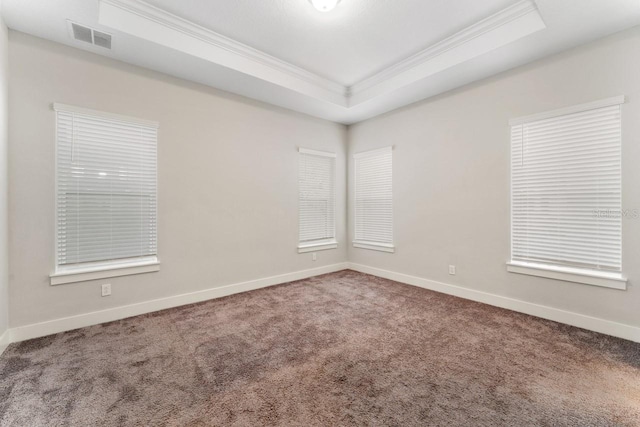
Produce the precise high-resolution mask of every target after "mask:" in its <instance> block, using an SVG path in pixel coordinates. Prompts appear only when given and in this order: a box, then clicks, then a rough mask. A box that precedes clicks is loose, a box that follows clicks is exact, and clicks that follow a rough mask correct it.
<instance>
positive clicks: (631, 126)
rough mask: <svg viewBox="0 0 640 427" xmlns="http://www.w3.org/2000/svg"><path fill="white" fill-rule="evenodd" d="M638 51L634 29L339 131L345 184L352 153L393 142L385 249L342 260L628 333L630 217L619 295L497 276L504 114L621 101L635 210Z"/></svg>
mask: <svg viewBox="0 0 640 427" xmlns="http://www.w3.org/2000/svg"><path fill="white" fill-rule="evenodd" d="M638 51H640V29H638V28H634V29H631V30H628V31H625V32H622V33H618V34H615V35H613V36H610V37H607V38H605V39H601V40H599V41H596V42H593V43H591V44H588V45H585V46H582V47H579V48H576V49H573V50H570V51H567V52H564V53H562V54H559V55H556V56H553V57H549V58H546V59H543V60H540V61H537V62H535V63H532V64H529V65H527V66H524V67H521V68H518V69H515V70H512V71H509V72H506V73H503V74H500V75H497V76H494V77H492V78H490V79H487V80H484V81H482V82H479V83H477V84H473V85H470V86H467V87H463V88H460V89H458V90H455V91H453V92H450V93H447V94H444V95H441V96H438V97H436V98H434V99H430V100H426V101H424V102H420V103H418V104H414V105H412V106H409V107H406V108H403V109H400V110H396V111H394V112H391V113H389V114H386V115H384V116H380V117H377V118H374V119H371V120H368V121H365V122H361V123H359V124H356V125H354V126H351V127H350V128H349V165H350V173H349V182H350V184H352V183H353V169H352V168H351V165H353V158H352V156H353V154H354V153H358V152H361V151H366V150H370V149H375V148H380V147H384V146H389V145H393V146H394V153H393V156H394V159H393V168H394V172H393V177H394V183H393V185H394V186H393V191H394V227H395V228H394V233H395V244H396V248H397V249H396V253H394V254H389V253H383V252H375V251H371V250H366V249H358V248H353V247H351V246H350V247H349V261H350V262H353V263H357V264H362V265H367V266H373V267H377V268H380V269H384V270H389V271H393V272H397V273H403V274H407V275H412V276H417V277H421V278H425V279H430V280H434V281H439V282H443V283H447V284H453V285H458V286H461V287H466V288H470V289H474V290H478V291H483V292H487V293H491V294H496V295H500V296H504V297H510V298H515V299H519V300H523V301H527V302H530V303H535V304H541V305H545V306H549V307H554V308H558V309H562V310H567V311H572V312H576V313H581V314H585V315H588V316H593V317H598V318H602V319H607V320H612V321H615V322H619V323H624V324H627V325H632V326H640V316H639V315H638V307H640V289H639V288H638V284H639V283H640V263H639V262H638V259H640V258H639V257H640V219H637V218H636V219H634V218H626V219H624V221H623V272H624V274H625V275H626V276H627V277H628V279H629V283H628V289H627V290H626V291H620V290H614V289H608V288H602V287H596V286H589V285H584V284H578V283H569V282H562V281H556V280H551V279H545V278H539V277H533V276H524V275H518V274H514V273H508V272H507V271H506V265H505V263H506V262H507V261H508V260H509V257H510V217H509V209H510V190H509V174H510V163H509V156H510V140H509V119H511V118H515V117H521V116H525V115H529V114H533V113H538V112H544V111H549V110H553V109H557V108H562V107H566V106H571V105H575V104H580V103H585V102H589V101H595V100H599V99H604V98H608V97H611V96H616V95H625V96H626V97H627V103H626V104H625V105H624V106H623V159H622V162H623V208H625V209H640V185H638V183H640V168H638V164H640V144H639V139H640V120H638V117H640V79H639V78H638V76H639V75H640V56H638V55H634V54H632V52H638ZM469 66H473V63H470V64H469ZM352 191H353V186H352V185H350V197H349V200H350V203H349V213H348V220H349V230H350V231H349V233H350V234H351V236H350V240H352V239H353V229H354V227H353V217H354V206H353V203H352V202H351V201H352V200H353V197H352V196H353V194H352ZM449 265H455V266H456V267H457V274H456V275H455V276H452V275H449V273H448V266H449Z"/></svg>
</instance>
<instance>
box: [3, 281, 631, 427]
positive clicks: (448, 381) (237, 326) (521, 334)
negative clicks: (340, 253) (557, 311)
mask: <svg viewBox="0 0 640 427" xmlns="http://www.w3.org/2000/svg"><path fill="white" fill-rule="evenodd" d="M0 381H1V382H0V417H1V419H0V424H1V425H3V426H165V425H166V426H216V425H219V426H223V425H237V426H259V425H290V426H315V425H323V426H339V425H342V426H348V425H371V426H376V425H385V426H412V425H423V426H424V425H433V426H444V425H451V426H496V425H497V426H500V425H508V426H529V425H540V426H561V425H570V426H614V425H615V426H625V425H628V426H631V425H636V426H637V425H640V345H638V344H634V343H631V342H629V341H624V340H620V339H615V338H611V337H607V336H604V335H600V334H596V333H592V332H587V331H584V330H581V329H577V328H572V327H568V326H564V325H560V324H558V323H554V322H550V321H545V320H541V319H537V318H534V317H530V316H527V315H523V314H518V313H514V312H510V311H507V310H502V309H498V308H494V307H490V306H487V305H483V304H478V303H473V302H470V301H465V300H462V299H458V298H455V297H450V296H446V295H442V294H438V293H435V292H430V291H427V290H424V289H420V288H415V287H411V286H406V285H402V284H399V283H395V282H392V281H388V280H384V279H379V278H375V277H372V276H368V275H364V274H360V273H356V272H352V271H343V272H339V273H334V274H329V275H325V276H321V277H316V278H312V279H308V280H302V281H298V282H293V283H289V284H285V285H280V286H276V287H271V288H266V289H262V290H258V291H253V292H249V293H244V294H239V295H234V296H230V297H226V298H222V299H218V300H212V301H208V302H205V303H200V304H194V305H189V306H185V307H180V308H175V309H171V310H166V311H162V312H157V313H153V314H149V315H144V316H138V317H134V318H130V319H126V320H121V321H117V322H112V323H108V324H103V325H99V326H92V327H89V328H83V329H79V330H76V331H72V332H67V333H61V334H57V335H53V336H49V337H45V338H40V339H36V340H31V341H25V342H22V343H17V344H12V345H11V346H10V347H9V348H8V349H7V350H6V352H5V353H4V355H3V356H2V357H1V358H0Z"/></svg>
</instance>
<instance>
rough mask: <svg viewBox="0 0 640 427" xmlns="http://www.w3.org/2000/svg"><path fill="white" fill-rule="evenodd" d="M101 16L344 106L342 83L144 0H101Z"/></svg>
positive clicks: (118, 26) (164, 42)
mask: <svg viewBox="0 0 640 427" xmlns="http://www.w3.org/2000/svg"><path fill="white" fill-rule="evenodd" d="M99 22H100V24H102V25H106V26H108V27H111V28H115V29H117V30H119V31H122V32H125V33H128V34H131V35H134V36H137V37H140V38H143V39H146V40H149V41H152V42H154V43H158V44H161V45H164V46H167V47H170V48H173V49H177V50H183V51H187V52H188V53H190V54H192V55H194V56H198V57H201V58H203V59H206V60H208V61H212V62H216V63H218V64H220V65H223V66H226V67H228V68H232V69H235V70H236V71H240V72H243V73H245V74H249V75H252V76H254V77H257V78H259V79H262V80H266V81H269V82H271V83H274V84H277V85H280V86H284V87H286V88H289V89H292V90H295V91H297V92H301V93H304V94H306V95H309V96H313V97H316V98H320V99H324V100H325V101H328V102H332V103H335V104H338V105H342V106H346V99H347V88H346V87H345V86H343V85H341V84H339V83H336V82H334V81H332V80H329V79H326V78H324V77H322V76H319V75H317V74H315V73H312V72H310V71H307V70H305V69H302V68H300V67H297V66H295V65H293V64H291V63H288V62H286V61H283V60H281V59H278V58H276V57H274V56H271V55H269V54H267V53H265V52H262V51H260V50H258V49H255V48H252V47H251V46H248V45H246V44H243V43H240V42H238V41H235V40H233V39H231V38H229V37H226V36H223V35H222V34H219V33H216V32H215V31H212V30H209V29H207V28H204V27H202V26H200V25H197V24H195V23H193V22H191V21H188V20H186V19H183V18H180V17H178V16H176V15H174V14H172V13H169V12H167V11H165V10H163V9H160V8H158V7H155V6H152V5H150V4H148V3H145V2H143V1H140V0H100V14H99ZM176 36H177V37H176Z"/></svg>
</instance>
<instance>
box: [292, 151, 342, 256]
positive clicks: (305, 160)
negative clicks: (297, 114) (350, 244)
mask: <svg viewBox="0 0 640 427" xmlns="http://www.w3.org/2000/svg"><path fill="white" fill-rule="evenodd" d="M299 167H300V169H299V176H298V191H299V200H298V213H299V226H300V229H299V230H300V233H299V242H298V251H299V252H310V251H315V250H322V249H333V248H336V247H337V242H336V155H335V153H326V152H323V151H316V150H308V149H305V148H300V149H299Z"/></svg>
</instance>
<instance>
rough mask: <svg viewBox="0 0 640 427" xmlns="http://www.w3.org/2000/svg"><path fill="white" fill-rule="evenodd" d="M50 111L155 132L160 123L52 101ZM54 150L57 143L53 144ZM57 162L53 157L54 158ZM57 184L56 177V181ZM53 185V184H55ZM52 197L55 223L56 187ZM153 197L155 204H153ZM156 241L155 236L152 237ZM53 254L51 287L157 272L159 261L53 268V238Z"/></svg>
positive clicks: (111, 262) (156, 259)
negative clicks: (133, 125) (123, 124)
mask: <svg viewBox="0 0 640 427" xmlns="http://www.w3.org/2000/svg"><path fill="white" fill-rule="evenodd" d="M51 108H52V109H53V110H54V111H63V112H69V113H80V114H89V115H94V116H100V117H104V118H106V119H112V120H120V121H127V122H130V123H137V124H141V125H147V126H153V127H155V128H156V129H157V128H159V127H160V122H158V121H154V120H145V119H140V118H138V117H131V116H126V115H121V114H114V113H108V112H104V111H98V110H92V109H89V108H83V107H77V106H75V105H68V104H62V103H59V102H54V103H53V104H51ZM56 150H57V141H56ZM56 159H57V155H56ZM57 168H58V163H57V160H56V170H55V176H56V177H57V176H58V170H57ZM56 183H57V178H56ZM56 185H57V184H56ZM55 194H56V196H54V197H55V198H56V223H57V222H58V218H57V216H58V208H57V194H58V191H57V188H56V191H55ZM157 197H158V195H156V202H157ZM156 239H158V237H157V236H156ZM54 240H55V242H54V251H55V254H56V255H55V256H56V269H55V272H53V273H51V274H50V275H49V283H50V285H51V286H56V285H64V284H67V283H77V282H85V281H88V280H98V279H107V278H110V277H121V276H129V275H134V274H142V273H153V272H157V271H160V261H159V260H158V257H157V256H152V257H146V258H142V259H130V260H123V261H104V262H96V263H87V264H85V265H82V266H58V265H57V259H58V255H57V253H58V252H57V251H58V241H57V237H56V239H54Z"/></svg>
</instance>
